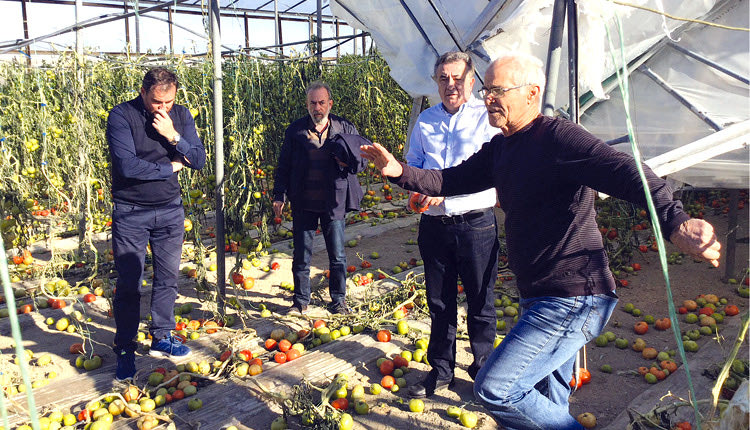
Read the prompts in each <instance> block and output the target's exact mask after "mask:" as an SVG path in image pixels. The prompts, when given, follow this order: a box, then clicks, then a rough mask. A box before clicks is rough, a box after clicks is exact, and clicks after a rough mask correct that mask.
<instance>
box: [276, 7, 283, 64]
mask: <svg viewBox="0 0 750 430" xmlns="http://www.w3.org/2000/svg"><path fill="white" fill-rule="evenodd" d="M273 28H274V32H273V35H274V45H276V46H277V47H276V55H277V56H278V55H279V53H283V52H284V48H282V47H280V46H278V45H280V44H281V21H279V0H273Z"/></svg>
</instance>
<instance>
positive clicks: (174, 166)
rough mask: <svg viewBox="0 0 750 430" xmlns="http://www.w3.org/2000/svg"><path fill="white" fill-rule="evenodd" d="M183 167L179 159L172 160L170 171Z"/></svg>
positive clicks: (177, 170)
mask: <svg viewBox="0 0 750 430" xmlns="http://www.w3.org/2000/svg"><path fill="white" fill-rule="evenodd" d="M183 167H185V165H184V164H182V162H181V161H172V173H175V172H179V171H180V170H182V168H183Z"/></svg>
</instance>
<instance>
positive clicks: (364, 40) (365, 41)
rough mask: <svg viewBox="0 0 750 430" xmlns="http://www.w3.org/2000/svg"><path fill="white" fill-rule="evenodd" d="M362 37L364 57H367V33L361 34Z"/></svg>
mask: <svg viewBox="0 0 750 430" xmlns="http://www.w3.org/2000/svg"><path fill="white" fill-rule="evenodd" d="M361 35H362V56H363V57H364V56H365V55H367V36H365V32H364V31H363V32H362V33H361Z"/></svg>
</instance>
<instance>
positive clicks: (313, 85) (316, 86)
mask: <svg viewBox="0 0 750 430" xmlns="http://www.w3.org/2000/svg"><path fill="white" fill-rule="evenodd" d="M321 88H325V90H326V91H328V98H329V99H333V94H332V93H331V86H330V85H328V84H326V83H325V82H323V81H315V82H311V83H310V85H308V86H307V88H305V95H308V94H310V93H311V92H313V91H316V90H319V89H321Z"/></svg>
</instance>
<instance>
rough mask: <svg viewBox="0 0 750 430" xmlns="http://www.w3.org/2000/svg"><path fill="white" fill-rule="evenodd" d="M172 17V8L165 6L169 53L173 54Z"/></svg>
mask: <svg viewBox="0 0 750 430" xmlns="http://www.w3.org/2000/svg"><path fill="white" fill-rule="evenodd" d="M173 18H174V14H172V8H171V7H168V8H167V21H169V53H170V54H174V27H173V26H172V19H173Z"/></svg>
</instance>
